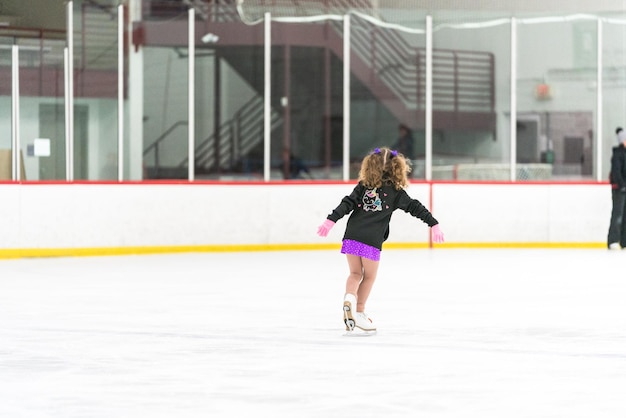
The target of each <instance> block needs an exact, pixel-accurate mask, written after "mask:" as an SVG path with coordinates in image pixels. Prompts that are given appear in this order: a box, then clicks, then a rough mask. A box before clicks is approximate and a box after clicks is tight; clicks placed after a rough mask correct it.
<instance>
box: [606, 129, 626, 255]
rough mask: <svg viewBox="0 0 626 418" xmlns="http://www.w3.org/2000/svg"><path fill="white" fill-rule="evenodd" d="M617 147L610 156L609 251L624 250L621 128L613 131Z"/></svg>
mask: <svg viewBox="0 0 626 418" xmlns="http://www.w3.org/2000/svg"><path fill="white" fill-rule="evenodd" d="M615 134H616V135H617V141H618V142H619V145H618V146H616V147H613V154H612V155H611V172H610V174H609V181H610V182H611V197H612V200H613V208H612V210H611V223H610V225H609V234H608V237H607V245H608V247H609V250H618V249H621V248H626V132H625V131H624V130H623V129H622V128H617V129H616V130H615Z"/></svg>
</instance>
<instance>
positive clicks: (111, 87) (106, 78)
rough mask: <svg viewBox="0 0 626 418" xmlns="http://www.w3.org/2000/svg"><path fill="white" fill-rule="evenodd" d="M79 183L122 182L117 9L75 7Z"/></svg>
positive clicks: (88, 5)
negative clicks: (118, 166) (118, 125)
mask: <svg viewBox="0 0 626 418" xmlns="http://www.w3.org/2000/svg"><path fill="white" fill-rule="evenodd" d="M75 3H77V4H75V7H74V8H75V10H74V143H73V148H74V157H73V158H74V179H75V180H116V179H117V178H118V172H117V171H118V170H117V161H118V135H117V122H118V121H117V110H118V99H117V94H118V84H117V83H118V74H117V68H118V16H117V13H118V10H117V8H116V7H114V6H106V5H101V4H95V3H93V4H92V3H89V2H75Z"/></svg>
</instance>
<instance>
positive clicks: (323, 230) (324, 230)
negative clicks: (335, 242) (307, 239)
mask: <svg viewBox="0 0 626 418" xmlns="http://www.w3.org/2000/svg"><path fill="white" fill-rule="evenodd" d="M333 226H335V223H334V222H333V221H331V220H330V219H326V220H325V221H324V223H323V224H321V225H320V226H319V228H317V235H319V236H320V237H325V236H326V235H328V233H329V232H330V230H331V229H332V228H333Z"/></svg>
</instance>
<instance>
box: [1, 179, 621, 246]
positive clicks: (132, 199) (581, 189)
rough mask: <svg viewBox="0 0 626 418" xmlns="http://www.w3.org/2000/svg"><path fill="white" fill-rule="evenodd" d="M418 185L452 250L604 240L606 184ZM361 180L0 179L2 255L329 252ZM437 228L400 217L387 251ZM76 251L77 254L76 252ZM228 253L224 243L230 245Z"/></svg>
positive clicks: (423, 239)
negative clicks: (320, 230)
mask: <svg viewBox="0 0 626 418" xmlns="http://www.w3.org/2000/svg"><path fill="white" fill-rule="evenodd" d="M430 187H431V185H430V184H426V183H415V184H412V185H411V186H410V187H409V189H408V192H409V194H410V195H411V196H413V197H414V198H417V199H418V200H420V201H421V202H422V203H424V204H425V205H427V206H429V207H431V208H432V211H433V214H434V215H435V217H436V218H437V219H438V220H439V221H440V223H441V226H442V229H443V230H444V233H445V236H446V240H447V244H446V245H448V246H451V247H455V246H456V247H471V246H476V245H479V246H480V245H482V246H485V245H489V246H501V245H505V246H506V245H511V246H528V245H537V246H546V247H550V246H580V245H583V246H595V247H602V246H604V245H605V241H606V233H607V229H608V223H609V216H610V210H611V195H610V188H609V186H608V185H607V184H588V185H584V184H582V185H581V184H546V185H543V184H455V183H449V184H447V183H441V184H439V183H436V184H433V185H432V197H433V202H432V206H431V204H430V203H429V196H430ZM352 188H353V184H352V183H350V184H345V183H335V184H310V185H308V184H286V183H278V184H233V183H224V184H215V183H182V184H132V183H128V184H63V183H60V184H22V185H19V184H0V195H1V196H2V197H3V198H2V201H3V205H1V206H0V230H2V231H3V233H2V234H0V257H13V256H24V255H28V256H39V255H55V254H57V255H65V254H85V253H88V254H100V253H106V252H107V251H108V252H110V251H111V250H114V251H115V252H117V253H132V252H137V251H142V252H151V251H179V250H181V249H182V250H189V251H193V250H197V251H217V250H220V249H221V248H220V247H221V246H234V247H233V248H230V249H242V248H243V247H245V246H250V248H252V249H272V248H285V247H287V248H290V247H292V248H294V249H302V248H316V247H319V248H328V246H329V245H336V244H338V243H339V242H340V240H341V238H342V234H343V229H344V227H345V222H346V218H344V219H343V220H341V221H339V222H338V223H337V226H336V228H335V229H333V230H332V231H331V233H330V235H329V237H327V238H320V237H318V236H317V235H316V230H317V226H318V225H319V224H320V223H321V222H322V221H323V220H324V219H325V217H326V215H327V214H328V213H330V211H331V210H332V209H333V208H335V207H336V206H337V205H338V204H339V202H340V200H341V198H342V197H343V196H345V195H346V194H349V193H350V192H351V190H352ZM428 233H429V230H428V228H427V226H426V225H425V224H424V223H422V222H421V221H420V220H417V219H415V218H413V217H411V216H409V215H408V214H406V213H404V212H402V211H397V212H396V213H395V214H394V216H393V219H392V224H391V235H390V238H389V241H388V243H387V244H386V245H387V247H389V248H392V247H393V246H394V245H396V246H397V245H410V246H416V247H419V246H422V247H426V246H427V244H428ZM68 249H69V250H68ZM222 249H223V248H222Z"/></svg>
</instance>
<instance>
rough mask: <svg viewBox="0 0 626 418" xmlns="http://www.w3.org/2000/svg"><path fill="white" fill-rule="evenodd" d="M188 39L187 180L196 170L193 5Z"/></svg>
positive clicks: (194, 27) (190, 11) (194, 23)
mask: <svg viewBox="0 0 626 418" xmlns="http://www.w3.org/2000/svg"><path fill="white" fill-rule="evenodd" d="M188 13H189V15H188V17H189V33H188V36H189V39H188V43H189V45H188V50H189V75H188V83H189V84H188V91H189V93H188V95H189V98H188V100H189V104H188V113H189V115H188V118H189V124H188V125H187V132H188V136H189V145H188V146H189V150H188V152H189V159H188V160H189V173H188V175H189V181H193V180H194V176H195V170H196V157H195V151H196V140H195V131H196V129H195V127H196V118H195V116H196V102H195V94H194V92H195V85H196V80H195V74H196V71H195V70H196V36H195V34H196V11H195V9H194V8H193V7H191V8H189V11H188ZM216 164H217V165H218V167H219V164H220V161H219V156H216Z"/></svg>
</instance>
